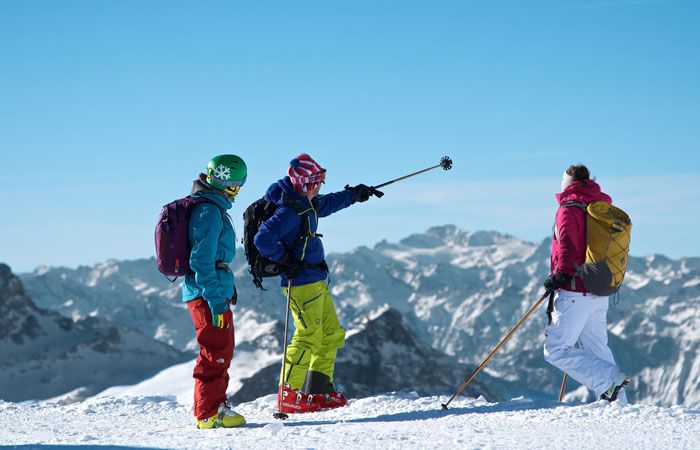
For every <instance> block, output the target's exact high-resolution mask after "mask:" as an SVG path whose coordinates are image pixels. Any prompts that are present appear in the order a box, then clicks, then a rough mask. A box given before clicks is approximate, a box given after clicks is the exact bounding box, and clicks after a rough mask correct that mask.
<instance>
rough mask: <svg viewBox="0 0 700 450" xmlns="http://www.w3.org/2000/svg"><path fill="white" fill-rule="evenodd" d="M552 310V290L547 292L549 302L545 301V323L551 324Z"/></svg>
mask: <svg viewBox="0 0 700 450" xmlns="http://www.w3.org/2000/svg"><path fill="white" fill-rule="evenodd" d="M553 312H554V291H552V292H550V294H549V302H547V325H551V324H552V313H553Z"/></svg>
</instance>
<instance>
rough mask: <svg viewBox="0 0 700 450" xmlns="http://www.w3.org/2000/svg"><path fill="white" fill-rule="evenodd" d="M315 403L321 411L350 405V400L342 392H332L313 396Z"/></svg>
mask: <svg viewBox="0 0 700 450" xmlns="http://www.w3.org/2000/svg"><path fill="white" fill-rule="evenodd" d="M313 395H314V402H316V403H318V404H319V405H320V406H321V409H333V408H342V407H343V406H345V405H347V404H348V399H347V398H345V396H344V395H343V394H341V393H340V392H336V391H332V392H329V393H328V394H313Z"/></svg>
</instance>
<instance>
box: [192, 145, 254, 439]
mask: <svg viewBox="0 0 700 450" xmlns="http://www.w3.org/2000/svg"><path fill="white" fill-rule="evenodd" d="M247 174H248V169H247V167H246V164H245V162H244V161H243V160H242V159H241V158H240V157H238V156H236V155H219V156H216V157H214V158H213V159H212V160H211V161H209V164H208V165H207V173H206V174H201V175H200V176H199V178H198V179H197V180H195V181H194V184H193V186H192V194H191V195H192V196H193V197H202V198H205V199H207V200H208V201H209V202H202V203H198V204H196V205H195V206H194V207H192V209H191V210H190V217H189V220H188V239H189V244H190V248H191V252H190V268H191V270H192V273H190V274H188V275H186V276H185V281H184V283H183V285H182V294H183V295H182V297H183V301H185V302H187V306H188V307H189V310H190V315H191V316H192V321H193V322H194V327H195V332H196V334H197V343H198V344H199V347H200V352H199V357H198V358H197V362H196V363H195V367H194V374H193V376H194V379H195V385H194V415H195V418H196V425H197V428H200V429H210V428H230V427H237V426H241V425H243V424H245V419H244V418H243V416H241V415H240V414H238V413H236V412H235V411H234V410H233V409H231V407H230V406H229V404H228V402H227V398H226V389H227V388H228V381H229V375H228V368H229V366H230V365H231V360H232V359H233V348H234V336H233V317H232V313H231V308H230V305H231V304H234V305H235V304H236V300H237V295H236V287H235V285H234V279H233V272H232V271H231V269H230V268H229V263H230V262H231V261H233V258H234V256H235V255H236V233H235V231H234V229H233V225H232V224H231V219H230V217H229V216H228V213H227V212H226V211H227V210H229V209H230V208H231V206H232V203H233V201H234V199H235V197H236V195H238V191H239V190H240V188H241V186H243V184H244V183H245V180H246V177H247Z"/></svg>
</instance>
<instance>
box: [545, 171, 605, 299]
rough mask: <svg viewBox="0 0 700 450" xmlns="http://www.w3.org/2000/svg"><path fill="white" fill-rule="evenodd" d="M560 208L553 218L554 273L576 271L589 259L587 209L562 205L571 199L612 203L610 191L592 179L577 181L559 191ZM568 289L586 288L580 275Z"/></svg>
mask: <svg viewBox="0 0 700 450" xmlns="http://www.w3.org/2000/svg"><path fill="white" fill-rule="evenodd" d="M555 197H556V199H557V202H558V203H559V209H558V210H557V215H556V217H555V221H554V233H553V235H552V259H551V261H552V266H551V272H552V273H553V274H555V273H557V271H559V272H562V273H565V274H567V275H573V274H574V272H575V271H576V268H577V267H578V266H580V265H582V264H583V263H584V261H585V260H586V214H587V213H586V211H584V210H583V208H581V207H580V206H576V205H571V206H563V205H566V204H567V203H569V202H576V203H584V204H586V205H588V204H589V203H593V202H599V201H600V202H606V203H612V199H611V198H610V196H609V195H607V194H605V193H603V192H601V190H600V186H598V183H596V182H595V181H593V180H584V181H575V182H574V183H573V184H571V185H570V186H569V187H567V188H566V189H564V191H563V192H562V193H560V194H556V196H555ZM562 289H565V290H567V291H575V292H584V293H585V292H586V288H585V286H584V285H583V280H581V277H573V278H572V279H571V284H570V285H569V286H566V287H563V288H562Z"/></svg>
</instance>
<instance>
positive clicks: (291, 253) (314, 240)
mask: <svg viewBox="0 0 700 450" xmlns="http://www.w3.org/2000/svg"><path fill="white" fill-rule="evenodd" d="M325 177H326V169H324V168H322V167H321V166H320V165H319V164H318V163H317V162H316V161H314V160H313V158H311V157H310V156H309V155H308V154H306V153H302V154H300V155H298V156H297V157H296V158H294V159H293V160H292V161H291V162H290V166H289V168H288V170H287V176H286V177H284V178H283V179H281V180H279V181H277V182H276V183H274V184H272V185H271V186H270V187H269V188H268V190H267V193H266V194H265V199H266V200H267V201H269V202H271V203H274V204H275V205H277V206H278V209H277V210H276V211H275V213H274V214H273V215H272V217H270V218H269V219H268V220H266V221H265V222H264V223H262V224H261V225H260V228H259V229H258V232H257V233H256V235H255V237H254V240H253V242H254V243H255V246H256V247H257V249H258V251H259V252H260V254H261V255H262V256H264V257H266V258H269V259H271V260H273V261H276V262H278V263H279V264H280V266H281V267H283V273H282V277H281V278H282V280H281V284H282V287H283V288H284V289H283V292H284V293H285V296H286V295H287V286H288V283H290V281H291V292H290V293H289V295H290V307H291V310H292V317H293V318H294V325H295V331H294V335H293V336H292V340H291V343H290V344H289V347H288V349H287V355H286V360H285V361H284V364H285V367H284V368H283V373H284V374H285V379H284V380H282V379H280V389H279V390H278V401H279V402H280V404H281V410H282V412H287V413H298V412H310V411H317V410H320V409H327V408H337V407H341V406H345V405H346V404H347V399H346V398H345V396H343V394H341V393H339V392H337V391H336V389H335V386H334V384H333V369H334V366H335V356H336V351H337V349H339V348H341V347H343V345H344V343H345V330H344V329H343V327H342V326H341V325H340V322H339V321H338V316H337V314H336V311H335V306H334V304H333V299H332V297H331V295H330V292H329V290H328V285H327V282H326V279H327V277H328V266H327V265H326V262H325V254H324V251H323V244H322V242H321V239H320V238H321V235H320V234H317V233H316V231H317V229H318V219H319V218H320V217H326V216H329V215H331V214H333V213H336V212H338V211H340V210H341V209H344V208H347V207H348V206H350V205H352V204H353V203H355V202H364V201H367V200H368V199H369V197H370V196H371V195H374V194H378V195H379V196H381V195H382V194H381V192H379V191H377V190H375V189H374V188H372V187H368V186H365V185H364V184H360V185H357V186H355V187H352V188H351V187H347V186H346V188H345V190H343V191H340V192H334V193H330V194H326V195H319V191H320V189H321V185H322V184H323V183H324V182H325Z"/></svg>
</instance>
